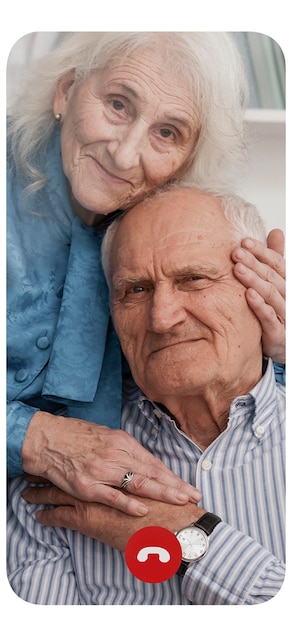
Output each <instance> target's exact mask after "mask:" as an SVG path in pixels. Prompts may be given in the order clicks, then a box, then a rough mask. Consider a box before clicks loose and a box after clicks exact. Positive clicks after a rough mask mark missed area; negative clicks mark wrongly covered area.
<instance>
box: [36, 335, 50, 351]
mask: <svg viewBox="0 0 292 626" xmlns="http://www.w3.org/2000/svg"><path fill="white" fill-rule="evenodd" d="M36 345H37V347H38V348H39V349H40V350H46V349H47V348H48V347H49V345H50V340H49V339H48V337H46V336H44V337H39V338H38V339H37V341H36Z"/></svg>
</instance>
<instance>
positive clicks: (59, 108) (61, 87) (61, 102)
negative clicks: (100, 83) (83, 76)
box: [53, 70, 75, 117]
mask: <svg viewBox="0 0 292 626" xmlns="http://www.w3.org/2000/svg"><path fill="white" fill-rule="evenodd" d="M74 81H75V70H70V72H67V73H66V74H63V76H61V78H59V80H58V82H57V87H56V92H55V96H54V100H53V111H54V114H55V115H57V114H58V113H61V115H62V116H63V117H64V115H65V113H66V110H67V105H68V101H69V97H70V94H71V92H72V87H73V85H74Z"/></svg>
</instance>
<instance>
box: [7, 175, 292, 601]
mask: <svg viewBox="0 0 292 626" xmlns="http://www.w3.org/2000/svg"><path fill="white" fill-rule="evenodd" d="M170 215H171V219H170ZM245 236H251V237H256V238H259V237H261V238H263V237H264V233H263V227H262V222H261V219H260V217H259V216H258V214H257V212H256V210H255V208H254V207H252V206H250V205H248V204H247V203H245V202H244V201H243V200H241V199H240V198H237V197H217V196H216V195H212V194H210V193H206V192H204V191H199V190H196V189H194V188H192V187H185V188H174V189H170V190H168V191H165V192H163V193H159V194H157V195H155V196H153V197H152V198H150V199H148V200H145V201H144V202H143V203H142V204H140V205H139V208H138V209H137V208H133V209H131V210H130V211H128V213H126V214H125V215H124V216H123V217H122V218H121V219H119V221H118V222H116V223H114V224H113V225H112V226H111V228H110V229H109V231H108V233H107V236H106V238H105V241H104V268H105V273H106V275H107V278H108V282H109V285H110V293H111V301H112V315H113V319H114V323H115V327H116V330H117V333H118V335H119V338H120V341H121V345H122V349H123V352H124V354H125V356H126V359H127V361H128V363H129V365H130V368H131V371H132V375H133V378H134V380H135V383H136V386H133V385H129V388H128V389H125V403H124V409H123V416H122V427H123V428H124V429H125V430H126V431H127V432H129V433H130V434H132V435H133V436H134V437H136V438H137V439H138V441H139V442H140V443H142V444H143V446H145V448H147V449H148V450H150V451H151V452H153V454H155V455H156V456H157V457H158V458H160V459H161V460H162V461H163V462H164V463H166V464H167V465H168V466H169V467H170V469H171V470H172V471H174V472H175V473H176V474H178V475H179V476H180V477H181V478H183V479H184V480H185V481H187V482H189V483H190V484H193V485H195V486H196V487H198V488H199V489H200V491H201V493H202V499H201V501H200V502H199V503H195V502H194V503H192V502H189V503H188V504H185V505H182V506H177V505H174V504H166V503H161V502H157V501H151V500H145V499H143V498H141V500H142V501H144V502H146V503H147V506H148V509H149V512H148V514H147V515H145V516H144V517H143V518H133V517H131V516H128V515H126V514H125V513H122V512H119V511H117V510H116V509H111V508H110V507H107V506H105V505H101V504H94V503H83V502H81V501H78V500H75V499H74V498H72V497H71V496H68V495H66V494H63V493H62V492H61V491H60V490H58V489H56V488H55V487H49V488H42V489H40V488H39V489H38V488H36V489H33V488H31V489H28V490H26V492H25V494H24V495H25V499H26V501H27V502H25V501H24V500H22V498H21V495H20V489H21V487H20V484H19V482H17V481H14V482H13V483H12V487H11V502H12V510H11V512H10V520H9V525H8V528H9V554H10V551H11V555H12V556H11V559H10V562H11V564H12V563H13V566H12V565H10V566H9V572H8V573H9V580H10V583H11V586H12V587H13V589H14V590H15V591H16V593H17V594H18V595H20V596H21V597H22V598H24V599H26V600H29V601H30V602H35V603H41V604H139V605H143V604H202V605H204V604H256V603H260V602H263V601H266V600H268V599H269V598H271V597H273V596H274V595H275V594H276V593H277V591H278V590H279V589H280V587H281V585H282V582H283V577H284V516H285V513H284V499H285V495H284V469H285V463H284V391H285V390H284V387H282V386H281V385H279V384H278V383H276V381H275V377H274V371H273V365H272V362H271V361H267V360H263V358H262V349H261V328H260V325H259V322H258V320H257V319H256V317H255V315H254V314H253V312H252V311H251V309H249V307H248V305H247V302H246V298H245V289H244V287H243V286H242V284H241V283H239V282H238V280H237V279H236V278H235V276H234V274H233V262H232V258H231V251H232V249H233V248H234V245H235V244H237V243H238V242H239V241H240V240H241V239H242V238H243V237H245ZM129 470H131V468H130V467H129ZM130 478H131V474H130V475H129V478H128V481H129V480H130ZM128 489H129V490H130V483H129V487H128ZM38 502H41V503H47V504H58V505H60V506H58V507H57V508H55V509H49V510H45V511H41V512H39V513H37V519H38V520H39V521H41V522H42V524H43V525H40V524H38V523H37V522H36V521H35V519H34V516H33V513H35V511H36V510H38V509H39V507H38V506H36V503H38ZM28 503H30V504H28ZM206 514H207V516H206ZM197 523H199V526H201V527H202V528H203V532H204V531H205V532H206V533H207V534H208V535H209V549H208V550H207V551H206V553H204V554H203V555H202V554H200V555H198V554H197V555H195V554H194V553H193V555H192V556H191V557H190V558H189V559H187V558H185V559H183V563H182V565H181V567H180V568H179V570H178V573H177V574H175V575H174V576H172V577H171V578H169V579H168V580H166V581H164V582H161V583H157V584H150V583H147V582H143V581H141V580H140V579H138V578H135V577H134V576H133V574H132V573H131V572H130V570H129V569H128V567H127V565H126V562H125V557H124V554H123V551H124V550H125V547H126V545H127V542H128V540H129V539H130V537H131V535H132V534H133V533H134V532H135V531H137V530H138V529H140V528H142V527H145V526H162V527H164V528H166V529H168V530H170V531H172V532H176V531H178V530H180V529H184V528H188V527H191V528H193V526H192V525H193V524H197ZM85 527H86V532H87V535H89V537H92V539H91V538H89V537H88V536H84V535H83V534H81V533H80V532H76V531H78V530H79V529H82V530H83V531H84V528H85ZM20 534H22V546H23V543H24V541H23V535H24V534H26V535H27V549H26V551H22V552H20V550H19V549H18V547H17V537H18V536H20ZM22 550H23V548H22ZM198 556H199V558H198Z"/></svg>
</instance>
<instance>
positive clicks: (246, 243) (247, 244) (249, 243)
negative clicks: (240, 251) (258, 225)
mask: <svg viewBox="0 0 292 626" xmlns="http://www.w3.org/2000/svg"><path fill="white" fill-rule="evenodd" d="M243 245H244V246H245V247H246V248H254V246H255V244H254V241H253V240H252V239H249V237H247V239H244V241H243Z"/></svg>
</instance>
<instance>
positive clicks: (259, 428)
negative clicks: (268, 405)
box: [255, 426, 265, 437]
mask: <svg viewBox="0 0 292 626" xmlns="http://www.w3.org/2000/svg"><path fill="white" fill-rule="evenodd" d="M264 432H265V429H264V427H263V426H257V427H256V429H255V434H256V435H257V437H261V435H263V434H264Z"/></svg>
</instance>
